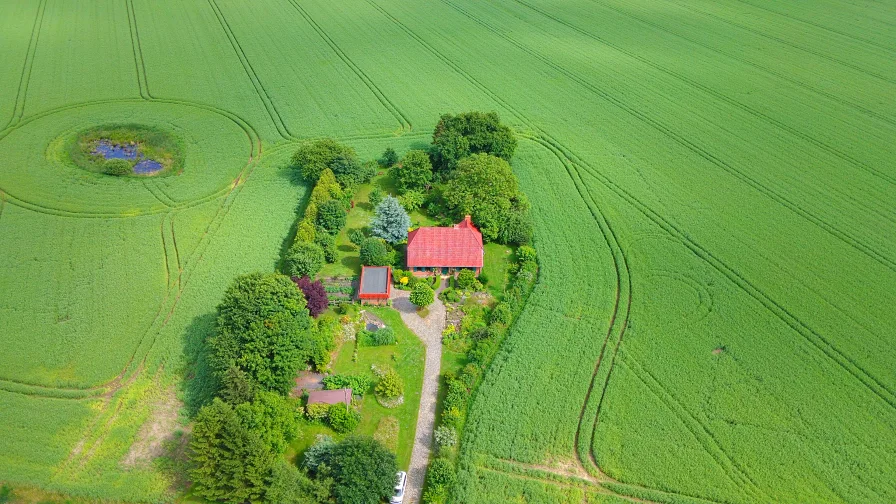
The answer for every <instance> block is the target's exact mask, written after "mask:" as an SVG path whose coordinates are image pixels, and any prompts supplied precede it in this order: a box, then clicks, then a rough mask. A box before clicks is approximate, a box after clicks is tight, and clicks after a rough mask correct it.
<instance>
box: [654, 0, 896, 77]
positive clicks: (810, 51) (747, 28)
mask: <svg viewBox="0 0 896 504" xmlns="http://www.w3.org/2000/svg"><path fill="white" fill-rule="evenodd" d="M666 1H669V2H671V3H674V4H675V5H678V6H679V7H682V8H684V9H687V10H689V11H691V12H694V13H696V14H700V15H702V16H706V17H709V18H712V19H713V20H715V21H718V22H721V23H725V24H727V25H729V26H733V27H735V28H737V29H740V30H744V31H747V32H750V33H753V34H755V35H759V36H760V37H764V38H768V39H770V40H773V41H775V42H776V43H778V44H783V45H786V46H789V47H792V48H794V49H798V50H800V51H804V52H806V53H808V54H812V55H813V56H817V57H819V58H822V59H825V60H828V61H830V62H832V63H835V64H837V65H842V66H844V67H847V68H851V69H853V70H856V71H858V72H861V73H863V74H865V75H867V76H869V77H874V78H875V79H880V80H881V81H883V82H887V83H890V84H896V79H894V78H893V77H892V76H889V75H886V74H883V73H880V72H876V71H874V70H870V69H868V68H865V67H863V66H862V65H856V64H854V63H850V62H849V61H844V60H843V59H841V58H836V57H834V56H831V55H829V54H825V53H823V52H821V51H816V50H814V49H810V48H808V47H805V46H803V45H800V44H796V43H793V42H791V41H790V40H787V39H784V38H782V37H778V36H775V35H770V34H768V33H766V32H764V31H762V30H757V29H755V28H751V27H750V26H747V25H746V24H744V23H738V22H736V21H732V20H730V19H725V18H723V17H721V16H717V15H715V14H712V13H710V12H707V11H704V10H701V9H697V8H695V7H692V6H689V5H686V4H683V3H680V2H676V1H674V0H666Z"/></svg>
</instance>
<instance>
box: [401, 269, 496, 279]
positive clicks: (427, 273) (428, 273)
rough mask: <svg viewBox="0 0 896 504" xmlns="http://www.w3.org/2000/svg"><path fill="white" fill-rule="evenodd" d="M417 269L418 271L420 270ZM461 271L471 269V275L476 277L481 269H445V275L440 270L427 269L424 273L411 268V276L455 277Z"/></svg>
mask: <svg viewBox="0 0 896 504" xmlns="http://www.w3.org/2000/svg"><path fill="white" fill-rule="evenodd" d="M417 269H418V270H419V269H420V268H417ZM433 269H435V271H433ZM462 269H471V270H473V273H475V274H476V276H479V273H480V270H481V269H482V268H447V270H448V271H447V273H445V272H444V271H443V269H442V268H427V269H426V270H424V271H414V268H411V274H412V275H414V276H415V277H427V276H432V275H434V274H436V273H438V274H439V275H452V276H457V273H458V272H459V271H460V270H462Z"/></svg>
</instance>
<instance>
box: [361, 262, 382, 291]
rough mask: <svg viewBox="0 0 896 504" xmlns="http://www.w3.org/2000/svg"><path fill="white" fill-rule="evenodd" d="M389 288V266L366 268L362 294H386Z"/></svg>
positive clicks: (362, 276) (362, 279)
mask: <svg viewBox="0 0 896 504" xmlns="http://www.w3.org/2000/svg"><path fill="white" fill-rule="evenodd" d="M388 286H389V268H388V267H387V266H364V274H363V275H361V294H385V293H386V287H388Z"/></svg>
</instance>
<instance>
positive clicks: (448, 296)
mask: <svg viewBox="0 0 896 504" xmlns="http://www.w3.org/2000/svg"><path fill="white" fill-rule="evenodd" d="M439 299H441V300H442V301H444V302H446V303H459V302H460V293H459V292H457V291H456V290H454V289H452V288H451V287H448V288H446V289H445V290H443V291H442V292H440V293H439Z"/></svg>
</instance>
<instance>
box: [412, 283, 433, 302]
mask: <svg viewBox="0 0 896 504" xmlns="http://www.w3.org/2000/svg"><path fill="white" fill-rule="evenodd" d="M410 299H411V302H412V303H414V304H415V305H417V306H418V307H420V308H424V307H426V306H429V305H431V304H432V302H433V301H435V299H434V294H433V291H432V287H430V286H429V285H428V284H427V283H425V282H418V283H417V284H416V285H414V290H412V291H411V296H410Z"/></svg>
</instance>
